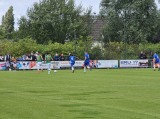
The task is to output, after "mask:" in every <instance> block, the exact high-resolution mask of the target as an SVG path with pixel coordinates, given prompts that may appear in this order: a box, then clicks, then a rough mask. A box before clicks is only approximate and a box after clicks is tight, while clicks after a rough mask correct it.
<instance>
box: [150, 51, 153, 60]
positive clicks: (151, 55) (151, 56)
mask: <svg viewBox="0 0 160 119" xmlns="http://www.w3.org/2000/svg"><path fill="white" fill-rule="evenodd" d="M149 59H152V60H153V53H152V52H151V54H150V55H149Z"/></svg>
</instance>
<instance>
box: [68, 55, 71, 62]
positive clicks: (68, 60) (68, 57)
mask: <svg viewBox="0 0 160 119" xmlns="http://www.w3.org/2000/svg"><path fill="white" fill-rule="evenodd" d="M70 54H71V53H69V55H68V56H67V60H68V61H70V60H69V57H70Z"/></svg>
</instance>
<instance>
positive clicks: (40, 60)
mask: <svg viewBox="0 0 160 119" xmlns="http://www.w3.org/2000/svg"><path fill="white" fill-rule="evenodd" d="M37 55H38V56H37V57H36V60H37V70H38V74H39V67H41V70H42V72H43V68H42V60H43V57H42V55H41V54H40V53H38V54H37Z"/></svg>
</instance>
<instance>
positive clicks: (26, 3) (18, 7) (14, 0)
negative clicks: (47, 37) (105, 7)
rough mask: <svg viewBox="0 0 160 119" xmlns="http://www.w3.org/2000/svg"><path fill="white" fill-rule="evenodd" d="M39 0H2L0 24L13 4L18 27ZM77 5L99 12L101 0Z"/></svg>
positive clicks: (159, 5)
mask: <svg viewBox="0 0 160 119" xmlns="http://www.w3.org/2000/svg"><path fill="white" fill-rule="evenodd" d="M38 1H39V0H0V24H1V21H2V16H3V15H5V13H6V11H7V10H8V8H9V7H10V6H11V5H12V6H13V9H14V11H13V13H14V18H15V28H17V27H18V26H17V19H19V18H20V17H21V16H23V15H26V11H27V8H28V7H31V6H32V5H33V3H34V2H38ZM155 1H156V3H157V5H158V8H160V4H158V0H155ZM75 2H76V5H78V4H80V3H82V5H83V7H84V8H87V7H89V6H92V10H93V12H96V14H98V13H99V4H100V2H101V0H75Z"/></svg>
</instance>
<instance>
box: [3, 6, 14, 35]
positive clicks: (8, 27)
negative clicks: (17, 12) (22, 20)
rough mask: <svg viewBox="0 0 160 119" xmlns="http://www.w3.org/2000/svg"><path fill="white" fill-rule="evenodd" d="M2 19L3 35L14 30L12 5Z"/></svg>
mask: <svg viewBox="0 0 160 119" xmlns="http://www.w3.org/2000/svg"><path fill="white" fill-rule="evenodd" d="M2 19H3V21H2V22H3V24H2V25H3V28H4V33H5V35H7V34H10V33H11V32H13V31H14V14H13V6H10V7H9V9H8V11H7V12H6V14H5V18H2Z"/></svg>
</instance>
